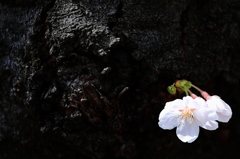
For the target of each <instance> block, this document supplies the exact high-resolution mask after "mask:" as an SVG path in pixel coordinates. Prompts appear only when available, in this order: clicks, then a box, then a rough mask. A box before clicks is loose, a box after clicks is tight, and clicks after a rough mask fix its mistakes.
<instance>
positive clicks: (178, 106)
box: [164, 99, 185, 110]
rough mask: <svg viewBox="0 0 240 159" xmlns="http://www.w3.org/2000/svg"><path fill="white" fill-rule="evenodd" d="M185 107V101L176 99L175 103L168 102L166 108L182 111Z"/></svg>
mask: <svg viewBox="0 0 240 159" xmlns="http://www.w3.org/2000/svg"><path fill="white" fill-rule="evenodd" d="M184 107H185V104H184V102H183V100H181V99H175V100H174V101H171V102H167V103H166V105H165V107H164V108H167V109H177V110H179V109H182V108H184Z"/></svg>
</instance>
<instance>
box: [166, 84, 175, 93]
mask: <svg viewBox="0 0 240 159" xmlns="http://www.w3.org/2000/svg"><path fill="white" fill-rule="evenodd" d="M167 90H168V92H169V93H170V94H176V92H177V89H176V87H175V86H174V84H173V85H171V86H168V88H167Z"/></svg>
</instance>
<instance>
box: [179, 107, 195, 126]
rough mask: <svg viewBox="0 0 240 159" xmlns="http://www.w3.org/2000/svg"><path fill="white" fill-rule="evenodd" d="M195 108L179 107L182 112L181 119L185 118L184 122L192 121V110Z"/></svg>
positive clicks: (190, 122)
mask: <svg viewBox="0 0 240 159" xmlns="http://www.w3.org/2000/svg"><path fill="white" fill-rule="evenodd" d="M194 110H196V109H195V108H188V107H187V106H186V107H185V108H184V109H180V110H179V111H180V112H182V114H181V115H180V116H181V119H182V120H186V122H188V123H189V124H192V123H193V120H194V116H193V112H192V111H194Z"/></svg>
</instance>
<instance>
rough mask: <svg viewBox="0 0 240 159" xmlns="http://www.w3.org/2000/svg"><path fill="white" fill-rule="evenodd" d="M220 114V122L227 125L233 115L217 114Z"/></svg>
mask: <svg viewBox="0 0 240 159" xmlns="http://www.w3.org/2000/svg"><path fill="white" fill-rule="evenodd" d="M217 114H218V121H220V122H224V123H227V122H228V121H229V119H230V118H231V117H232V115H227V116H226V115H223V114H221V113H217Z"/></svg>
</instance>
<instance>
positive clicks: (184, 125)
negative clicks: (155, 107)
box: [158, 96, 217, 143]
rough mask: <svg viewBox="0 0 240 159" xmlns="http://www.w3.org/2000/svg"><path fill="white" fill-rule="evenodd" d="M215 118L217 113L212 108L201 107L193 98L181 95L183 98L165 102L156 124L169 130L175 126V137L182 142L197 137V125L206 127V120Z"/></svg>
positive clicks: (189, 141) (193, 139) (191, 140)
mask: <svg viewBox="0 0 240 159" xmlns="http://www.w3.org/2000/svg"><path fill="white" fill-rule="evenodd" d="M216 119H217V115H216V113H214V112H213V110H212V109H206V108H204V107H201V106H200V105H199V104H198V103H197V102H196V101H195V100H194V99H193V98H191V97H189V96H187V97H183V100H181V99H176V100H174V101H171V102H167V103H166V105H165V107H164V109H163V110H162V111H161V113H160V115H159V122H158V125H159V126H160V127H161V128H162V129H169V130H171V129H173V128H175V127H177V131H176V133H177V137H178V138H179V139H180V140H181V141H183V142H188V143H191V142H193V141H195V140H196V139H197V137H198V134H199V126H201V127H203V128H205V129H208V128H207V127H206V126H205V125H206V123H207V121H212V120H216ZM210 130H212V129H210Z"/></svg>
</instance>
